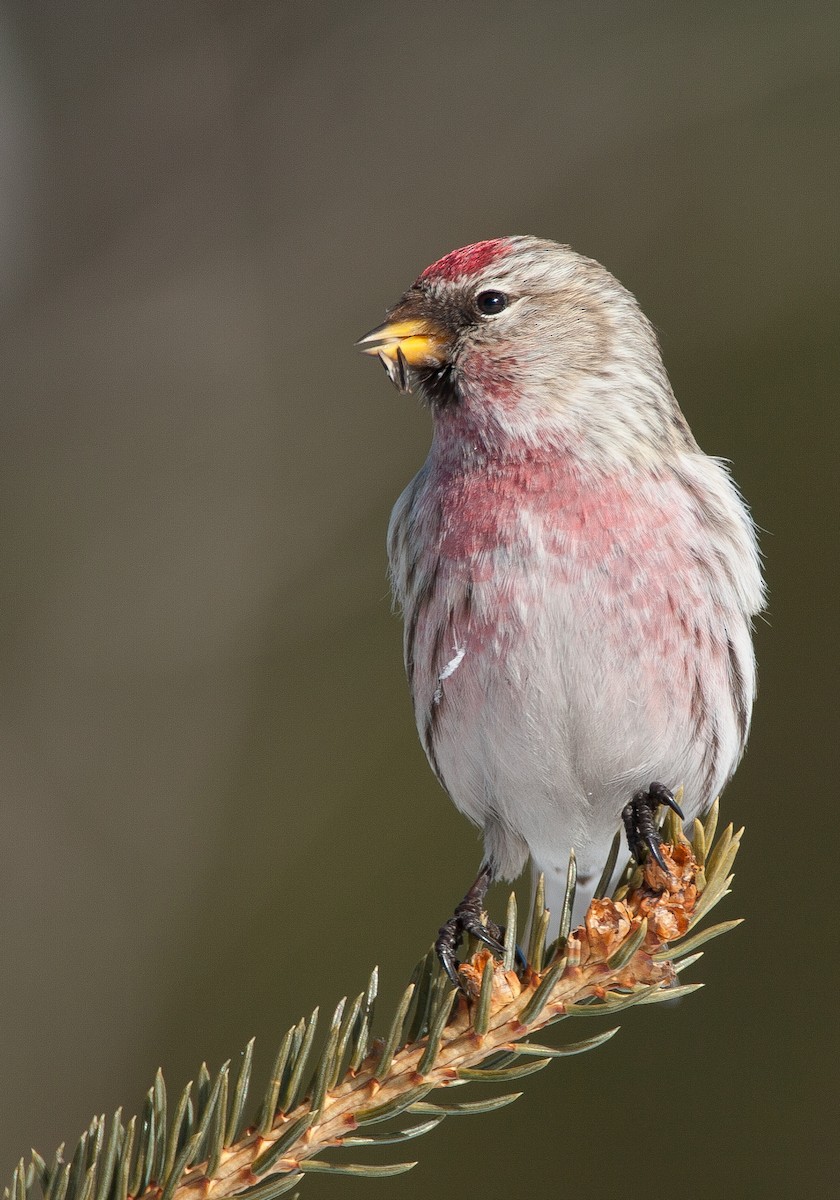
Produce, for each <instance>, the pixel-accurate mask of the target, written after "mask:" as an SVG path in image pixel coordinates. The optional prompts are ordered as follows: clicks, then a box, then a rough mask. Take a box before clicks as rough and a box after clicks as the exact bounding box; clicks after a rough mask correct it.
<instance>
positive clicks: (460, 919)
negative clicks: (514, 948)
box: [435, 863, 505, 988]
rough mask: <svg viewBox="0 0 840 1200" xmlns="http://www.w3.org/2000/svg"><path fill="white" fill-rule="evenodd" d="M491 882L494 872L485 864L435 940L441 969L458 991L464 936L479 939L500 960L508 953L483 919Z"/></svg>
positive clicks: (498, 933) (495, 928)
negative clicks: (460, 950)
mask: <svg viewBox="0 0 840 1200" xmlns="http://www.w3.org/2000/svg"><path fill="white" fill-rule="evenodd" d="M492 882H493V868H492V867H491V866H490V864H489V863H485V864H484V866H483V867H482V868H481V870H480V871H479V873H478V877H477V878H476V881H475V883H474V884H473V885H472V887H471V888H470V890H469V891H468V892H467V894H466V896H464V899H463V900H462V901H461V903H460V904H459V905H458V906H457V908H456V909H455V911H454V913H453V914H452V916H451V917H450V918H449V920H448V921H446V922H445V923H444V924H443V925H441V927H440V929H439V930H438V935H437V938H436V939H435V950H436V952H437V956H438V958H439V959H440V965H441V966H442V967H443V969H444V971H445V972H446V974H447V975H448V976H449V978H450V979H451V980H452V982H453V984H454V985H455V987H457V988H460V987H461V980H460V979H459V977H458V967H459V965H460V964H459V962H458V959H457V957H456V951H457V949H458V947H459V945H460V944H461V941H462V939H463V938H464V937H465V936H469V935H470V934H471V935H472V936H473V937H475V938H478V940H479V941H480V942H483V943H484V945H485V946H487V948H488V949H489V950H492V952H493V953H494V954H496V955H498V956H499V957H501V956H502V955H503V954H504V952H505V948H504V934H503V932H502V930H501V929H500V928H499V926H498V925H496V924H495V923H494V922H493V921H490V920H488V919H487V917H486V916H485V915H484V899H485V897H486V895H487V889H488V888H489V887H490V884H491V883H492Z"/></svg>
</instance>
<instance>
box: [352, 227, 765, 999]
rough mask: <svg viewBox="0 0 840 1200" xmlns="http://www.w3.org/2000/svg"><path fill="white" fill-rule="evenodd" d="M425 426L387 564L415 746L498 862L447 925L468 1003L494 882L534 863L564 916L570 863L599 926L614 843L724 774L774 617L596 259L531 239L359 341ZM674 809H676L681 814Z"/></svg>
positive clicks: (723, 472)
mask: <svg viewBox="0 0 840 1200" xmlns="http://www.w3.org/2000/svg"><path fill="white" fill-rule="evenodd" d="M358 345H359V347H360V348H361V350H362V351H364V352H365V353H367V354H370V355H373V356H375V357H378V358H379V360H380V361H381V362H382V364H383V366H384V367H385V369H386V372H387V374H388V376H389V378H390V379H391V381H392V382H393V383H394V384H395V385H396V386H397V388H398V389H399V390H400V391H402V392H411V393H413V394H415V395H417V396H418V397H419V398H420V400H421V401H422V402H424V403H425V404H426V405H427V406H428V408H429V409H430V410H431V416H432V426H433V432H432V442H431V448H430V451H429V454H428V457H427V459H426V461H425V463H424V464H423V466H422V467H421V468H420V470H419V471H418V473H417V474H416V475H415V477H414V478H413V479H412V481H411V482H410V483H409V484H408V486H407V487H406V488H405V490H404V491H403V493H402V495H401V496H400V497H399V499H398V500H397V502H396V504H395V506H394V509H393V513H392V515H391V519H390V524H389V528H388V538H387V548H388V561H389V567H390V576H391V582H392V589H393V595H394V600H395V604H396V606H397V607H398V608H399V610H401V612H402V615H403V620H404V640H403V646H404V659H405V670H406V674H407V677H408V684H409V688H410V691H411V698H412V702H413V708H414V715H415V719H416V724H417V729H418V732H419V735H420V740H421V742H422V745H423V749H424V750H425V753H426V756H427V758H428V761H429V763H430V765H431V767H432V770H433V771H434V773H435V775H436V776H437V778H438V780H439V781H440V783H441V784H442V786H443V788H444V789H445V791H446V792H447V793H448V795H449V797H450V798H451V800H452V801H453V803H454V804H455V807H456V808H457V809H458V810H460V812H462V813H463V814H465V815H466V816H467V817H468V818H469V819H470V820H471V821H472V822H473V823H474V824H475V825H476V826H478V827H479V829H480V830H481V832H482V835H483V846H484V858H483V861H482V864H481V869H480V871H479V873H478V876H477V878H476V880H475V882H474V883H473V884H472V886H471V887H470V888H469V889H468V890H467V892H466V894H465V896H464V899H463V900H462V901H461V902H460V904H459V905H458V906H457V907H456V908H455V910H454V912H453V914H452V916H451V917H450V918H449V919H448V920H447V921H446V922H445V924H444V925H443V926H441V929H440V932H439V934H438V937H437V940H436V943H435V944H436V948H437V952H438V955H439V957H440V961H441V963H442V965H443V967H444V969H445V970H446V972H447V974H448V975H449V976H450V978H451V979H452V981H453V983H455V984H457V983H458V974H457V970H458V965H459V964H458V959H457V950H458V946H459V944H460V942H461V941H462V939H463V938H464V936H465V935H467V934H473V935H475V936H476V937H478V938H479V939H480V940H482V941H484V942H485V943H487V944H488V945H489V946H491V948H493V949H495V950H496V951H497V952H498V949H499V945H498V943H499V937H500V932H499V929H498V927H497V926H494V925H493V923H492V922H489V921H488V919H487V918H486V916H485V915H484V912H483V909H484V901H485V896H486V893H487V890H488V888H489V886H490V884H491V882H493V881H495V880H497V879H514V878H516V877H517V876H518V875H519V874H520V873H521V872H522V871H523V869H524V868H525V866H526V864H527V863H528V862H529V861H530V863H531V865H532V869H533V872H534V875H535V876H537V875H543V876H544V879H545V895H546V905H547V907H548V908H550V909H551V910H552V913H553V914H554V920H555V921H556V920H557V914H559V911H560V908H561V904H562V897H563V895H564V892H565V888H566V874H567V868H568V862H569V854H570V851H573V852H574V856H575V859H576V864H577V899H576V912H585V910H586V906H587V905H588V903H589V900H590V899H591V897H592V894H593V892H594V890H595V888H596V886H597V883H598V879H599V876H600V874H601V871H602V869H603V866H604V861H605V859H606V857H607V855H608V853H609V850H610V846H611V844H612V842H613V839H614V837H615V834H616V831H617V830H618V829H620V828H621V826H622V823H623V826H624V829H625V830H626V835H627V840H628V843H629V849H630V851H631V853H632V855H633V857H634V858H636V859H637V860H639V861H641V860H642V859H643V858H644V857H645V856H646V855H647V854H651V855H653V857H654V858H656V859H657V860H658V861H659V862H660V864H661V865H663V866H664V862H663V858H662V855H661V852H660V849H659V846H660V841H659V835H658V832H657V822H656V819H655V814H656V812H657V810H658V808H659V806H660V805H662V804H667V805H669V806H670V807H672V808H674V809H676V811H678V812H679V813H680V815H681V816H684V817H685V819H686V820H690V819H691V818H692V817H694V816H698V815H702V814H703V813H704V812H705V811H706V810H707V809H708V808H709V806H710V805H711V803H712V802H713V800H714V799H715V798H716V797H717V796H718V794H719V793H720V792H721V790H722V789H723V788H724V786H725V785H726V783H727V782H728V781H729V779H730V778H731V776H732V774H733V772H734V771H735V768H736V766H737V765H738V763H739V761H740V759H741V756H742V754H743V752H744V747H745V744H746V740H747V734H748V731H749V726H750V720H751V713H752V708H753V700H754V697H755V690H756V667H755V658H754V651H753V644H752V623H753V618H754V617H755V616H756V614H758V613H759V612H760V611H761V609H762V607H763V605H764V601H765V590H764V583H763V578H762V568H761V558H760V553H759V549H758V544H757V537H756V532H755V526H754V523H753V521H752V519H751V516H750V514H749V511H748V509H747V507H746V504H745V502H744V501H743V499H742V498H741V495H740V493H739V491H738V490H737V488H736V486H735V484H734V482H733V480H732V477H731V475H730V472H729V469H728V466H727V464H726V463H725V462H724V461H722V460H721V459H719V458H714V457H711V456H710V455H707V454H705V453H704V452H703V451H702V450H701V449H700V447H699V446H698V444H697V442H696V441H695V439H694V436H693V434H692V432H691V430H690V428H689V425H688V423H687V421H686V419H685V417H684V416H683V413H682V411H681V409H680V407H679V405H678V403H677V401H676V399H675V397H674V393H673V391H672V388H671V385H670V382H669V379H668V375H667V374H666V371H665V367H664V365H663V361H662V355H661V352H660V347H659V343H658V339H657V336H656V333H655V331H654V328H653V326H652V325H651V323H650V322H649V321H648V319H647V318H646V317H645V316H644V315H643V313H642V310H641V308H640V306H639V304H638V302H637V300H636V299H635V297H634V296H633V295H632V294H631V293H630V292H629V291H628V290H627V289H626V288H625V287H623V286H622V284H621V283H619V281H618V280H617V279H616V278H615V277H614V276H613V275H612V274H611V273H610V272H609V271H608V270H607V269H606V268H605V267H603V266H601V265H600V263H598V262H596V261H595V260H594V259H591V258H586V257H584V256H583V255H581V254H578V253H576V252H575V251H573V250H572V249H571V248H570V247H569V246H566V245H562V244H559V243H557V242H554V241H549V240H546V239H541V238H537V237H531V236H509V237H500V238H494V239H492V240H487V241H480V242H477V243H475V244H473V245H470V246H465V247H463V248H461V249H458V250H454V251H452V252H451V253H448V254H446V255H445V256H444V257H442V258H441V259H439V260H438V261H437V262H435V263H434V264H433V265H432V266H429V267H427V268H426V269H425V270H424V271H423V272H422V273H421V274H420V276H419V277H418V278H417V279H416V280H415V282H414V283H413V284H412V285H411V286H410V287H409V288H408V290H407V291H406V292H405V293H404V294H403V295H402V296H401V297H400V299H399V300H398V301H397V303H396V304H395V305H394V306H393V307H392V308H391V309H390V310H389V311H388V312H387V315H386V318H385V321H384V322H383V323H382V324H380V325H378V326H377V327H376V328H375V329H373V330H372V331H371V332H370V333H368V334H366V335H365V336H364V337H363V338H361V339H360V341H359V343H358ZM675 793H677V795H679V802H678V801H677V800H676V799H675Z"/></svg>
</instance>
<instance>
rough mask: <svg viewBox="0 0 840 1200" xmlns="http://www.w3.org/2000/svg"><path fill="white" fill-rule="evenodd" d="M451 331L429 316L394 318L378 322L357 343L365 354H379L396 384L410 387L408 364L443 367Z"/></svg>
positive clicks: (401, 386)
mask: <svg viewBox="0 0 840 1200" xmlns="http://www.w3.org/2000/svg"><path fill="white" fill-rule="evenodd" d="M449 341H450V339H449V336H448V334H447V333H446V332H445V331H444V330H443V329H442V328H441V327H440V326H439V325H437V324H435V323H434V322H433V321H430V320H429V319H428V318H426V317H419V316H416V317H399V316H398V315H396V314H395V315H394V317H393V318H392V319H390V320H388V321H385V323H384V324H383V325H378V326H377V327H376V329H372V330H371V331H370V333H366V334H365V336H364V337H363V338H359V340H358V342H357V343H356V345H357V346H358V347H359V349H360V350H361V351H362V353H363V354H374V355H377V356H378V357H379V359H380V361H381V362H382V365H383V366H384V368H385V370H386V371H387V372H388V375H389V376H390V378H391V380H392V381H393V383H395V384H396V385H397V387H398V388H399V389H400V390H401V391H403V392H406V391H408V390H409V381H408V375H407V368H408V367H432V368H434V367H440V366H442V365H443V364H444V363H445V362H446V357H447V352H448V350H449Z"/></svg>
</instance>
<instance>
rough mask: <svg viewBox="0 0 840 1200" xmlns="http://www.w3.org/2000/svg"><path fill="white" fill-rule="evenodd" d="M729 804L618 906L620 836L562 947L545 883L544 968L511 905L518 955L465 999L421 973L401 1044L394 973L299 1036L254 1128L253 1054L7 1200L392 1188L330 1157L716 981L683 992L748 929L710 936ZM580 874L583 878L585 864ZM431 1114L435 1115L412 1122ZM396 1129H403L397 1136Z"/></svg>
mask: <svg viewBox="0 0 840 1200" xmlns="http://www.w3.org/2000/svg"><path fill="white" fill-rule="evenodd" d="M717 819H718V809H717V803H715V805H714V806H713V807H712V809H711V810H710V812H709V814H708V816H707V817H706V819H705V821H702V822H701V821H699V820H698V821H695V822H694V825H693V828H692V831H691V840H689V839H688V838H687V837H686V836H685V834H684V832H683V829H682V827H681V825H680V823H679V821H678V820H677V818H676V817H675V816H674V814H673V813H670V812H669V813H668V815H667V816H666V818H665V822H664V828H663V834H664V839H665V841H664V844H663V847H662V852H663V855H664V859H665V862H666V864H667V866H668V868H669V872H665V871H663V870H662V869H661V868H660V867H659V866H657V864H656V863H655V862H653V860H652V859H651V860H649V861H648V862H646V863H645V864H644V866H643V867H639V866H637V865H636V864H634V863H632V862H631V863H630V864H628V866H627V868H626V869H625V871H624V872H623V875H622V877H621V879H620V882H619V885H618V887H617V889H616V890H615V891H614V892H613V895H612V897H611V898H607V897H606V896H605V895H604V894H603V893H604V892H605V891H606V888H607V886H608V884H609V879H610V877H611V875H612V871H613V867H614V864H615V859H616V855H617V852H618V845H619V842H618V836H617V837H616V842H615V845H614V847H613V850H612V851H611V858H610V862H609V863H608V864H607V866H606V867H605V869H604V875H603V877H602V881H601V884H600V885H599V888H598V889H597V891H596V897H595V899H593V901H592V902H591V904H590V906H589V909H588V911H587V913H586V916H585V919H584V923H583V924H582V925H581V926H579V927H578V928H577V929H575V930H570V917H571V911H572V904H573V900H574V885H573V883H572V885H571V886H570V887H569V888H568V889H567V892H566V896H565V902H564V905H563V912H562V913H561V914H560V937H559V938H558V940H557V941H556V942H555V943H554V945H552V946H550V947H548V946H546V944H545V935H546V930H547V927H548V914H547V912H546V910H545V903H544V888H543V887H542V886H538V887H537V889H536V897H535V901H534V906H533V911H532V913H531V921H530V937H529V943H528V965H527V966H525V967H523V968H521V969H520V970H518V971H517V970H516V969H515V947H516V908H515V900H513V899H512V900H511V903H510V904H509V906H508V927H507V934H506V943H505V956H504V959H503V960H501V961H499V960H497V959H494V958H493V956H492V955H491V954H490V953H489V951H487V950H486V949H484V948H482V947H479V946H477V945H476V946H474V947H473V948H472V953H471V954H469V955H468V957H467V959H466V960H465V962H464V963H463V964H462V966H461V968H460V978H461V981H462V988H463V990H462V991H460V992H457V993H456V989H454V988H452V986H451V984H450V982H449V980H448V978H447V976H446V975H445V974H443V972H442V971H441V970H440V968H439V965H438V963H437V959H436V956H435V954H434V952H433V951H429V952H428V953H427V954H426V955H425V957H424V958H423V959H422V960H421V962H420V963H418V965H417V967H416V968H415V970H414V973H413V975H412V978H411V980H410V982H409V984H408V986H407V987H406V990H405V992H404V993H403V996H402V998H401V1000H400V1002H399V1004H398V1005H397V1009H396V1012H395V1014H394V1016H393V1018H392V1019H391V1021H390V1024H389V1027H388V1030H387V1032H386V1033H385V1035H384V1037H379V1038H376V1039H373V1038H372V1024H373V1010H374V1004H375V1001H376V993H377V990H378V976H377V972H376V970H374V971H373V973H372V974H371V977H370V980H369V982H368V986H367V988H366V989H365V991H364V992H362V993H360V994H359V995H358V996H357V997H356V998H355V1000H353V1002H352V1003H351V1004H350V1005H349V1006H348V1005H347V1001H346V999H345V1000H341V1001H340V1003H339V1004H338V1005H337V1007H336V1009H335V1011H334V1012H333V1014H332V1016H331V1018H330V1021H329V1025H328V1027H327V1030H326V1035H325V1041H324V1045H323V1048H322V1049H321V1051H320V1053H319V1054H318V1055H317V1056H314V1055H313V1044H314V1041H315V1034H316V1029H317V1027H318V1020H319V1012H318V1009H316V1010H315V1011H314V1012H313V1013H312V1015H311V1017H310V1018H309V1020H301V1021H300V1022H299V1023H298V1024H297V1025H295V1026H293V1027H292V1028H291V1029H290V1030H289V1031H288V1032H287V1034H286V1036H285V1037H284V1038H283V1040H282V1042H281V1044H280V1049H279V1051H278V1053H277V1056H276V1058H275V1061H274V1064H273V1067H272V1071H271V1077H270V1080H269V1083H268V1086H267V1088H266V1090H265V1094H264V1096H263V1098H262V1102H261V1104H260V1106H259V1108H258V1110H257V1113H256V1116H255V1118H254V1120H253V1122H252V1123H251V1124H248V1125H246V1124H245V1111H246V1105H247V1100H248V1092H249V1084H250V1079H251V1067H252V1061H253V1049H254V1043H253V1040H252V1041H251V1042H249V1043H248V1046H247V1048H246V1050H245V1053H244V1055H243V1057H242V1063H241V1065H240V1068H239V1071H238V1073H237V1075H236V1079H235V1080H234V1079H233V1078H232V1076H231V1073H230V1064H229V1062H227V1063H225V1064H224V1065H223V1066H222V1067H221V1069H220V1070H219V1071H218V1073H217V1074H216V1075H215V1077H212V1076H211V1075H210V1073H209V1072H208V1070H207V1068H206V1066H204V1065H202V1068H201V1070H200V1072H199V1074H198V1077H197V1080H196V1082H195V1085H193V1084H192V1083H190V1084H188V1085H187V1087H186V1088H185V1089H184V1090H183V1092H182V1093H181V1094H180V1096H179V1097H178V1100H177V1102H176V1103H175V1105H174V1106H173V1109H172V1114H171V1117H170V1116H169V1109H168V1103H167V1093H166V1087H165V1084H164V1081H163V1076H162V1074H161V1073H160V1072H158V1074H157V1076H156V1078H155V1082H154V1085H153V1086H152V1087H151V1088H150V1089H149V1092H148V1094H147V1097H146V1102H145V1105H144V1108H143V1112H142V1114H141V1116H140V1118H139V1119H138V1118H137V1117H132V1119H131V1120H130V1121H128V1122H127V1123H126V1124H124V1123H123V1119H122V1110H117V1112H116V1113H115V1114H114V1116H113V1118H112V1119H111V1121H110V1122H108V1121H106V1119H105V1117H104V1116H101V1117H96V1118H94V1120H93V1121H92V1122H91V1124H90V1126H89V1128H88V1129H87V1131H86V1132H85V1133H84V1134H83V1135H82V1137H81V1139H80V1141H79V1143H78V1146H77V1147H76V1150H75V1153H74V1154H73V1156H72V1158H71V1159H70V1161H69V1162H68V1161H66V1160H65V1157H64V1147H63V1146H61V1147H59V1149H58V1150H57V1151H56V1153H55V1156H54V1157H53V1159H52V1162H51V1163H50V1164H47V1162H46V1161H45V1160H44V1159H43V1158H42V1157H41V1156H40V1155H39V1154H38V1153H37V1152H36V1151H33V1152H32V1157H31V1161H30V1162H29V1164H28V1165H27V1164H25V1163H24V1160H23V1159H21V1160H20V1163H19V1164H18V1166H17V1168H16V1170H15V1172H14V1176H13V1179H12V1183H11V1186H10V1187H9V1188H6V1189H5V1191H4V1200H36V1196H38V1195H40V1196H42V1197H43V1200H207V1198H208V1197H211V1196H212V1197H213V1200H216V1198H219V1200H221V1198H227V1197H247V1198H248V1200H275V1197H279V1196H282V1195H284V1194H285V1193H287V1192H290V1191H291V1190H292V1189H293V1188H295V1187H297V1186H298V1184H299V1183H300V1181H301V1179H302V1178H303V1176H304V1175H307V1174H314V1173H316V1172H321V1173H328V1174H334V1175H356V1176H367V1177H371V1178H372V1177H377V1176H379V1177H382V1176H388V1175H397V1174H400V1173H402V1172H403V1171H407V1170H410V1168H411V1167H413V1166H414V1165H415V1163H413V1162H397V1163H391V1164H388V1165H373V1164H354V1163H347V1162H345V1161H343V1159H341V1158H339V1159H338V1160H336V1161H331V1160H326V1159H324V1158H322V1157H321V1155H322V1154H323V1153H324V1152H325V1151H329V1150H334V1149H344V1148H347V1147H353V1148H367V1147H370V1146H378V1145H388V1144H396V1143H400V1142H405V1141H409V1140H412V1139H414V1138H417V1137H420V1136H421V1135H422V1134H424V1133H428V1132H429V1131H430V1130H432V1129H434V1128H435V1127H436V1126H437V1125H439V1124H440V1123H441V1121H443V1120H444V1119H445V1118H446V1117H449V1116H461V1115H470V1114H478V1113H484V1112H490V1111H492V1110H494V1109H497V1108H501V1107H503V1106H504V1105H507V1104H510V1103H512V1102H513V1101H514V1100H516V1099H517V1098H518V1096H519V1095H521V1093H519V1092H512V1093H508V1094H504V1095H500V1096H499V1095H497V1096H493V1097H490V1098H483V1099H479V1100H471V1101H465V1102H460V1103H459V1102H457V1101H456V1102H454V1103H453V1102H451V1101H449V1100H447V1102H445V1103H444V1102H442V1101H439V1100H438V1098H437V1097H436V1098H435V1099H434V1100H431V1099H430V1098H429V1097H430V1094H431V1093H433V1092H442V1091H443V1089H451V1088H454V1087H458V1086H460V1085H463V1084H467V1083H473V1082H483V1083H500V1084H507V1083H510V1082H513V1081H518V1080H520V1079H523V1078H525V1077H526V1076H528V1075H531V1074H533V1073H534V1072H536V1071H540V1070H542V1069H543V1068H544V1067H546V1066H548V1065H549V1063H550V1062H551V1061H552V1059H555V1058H561V1057H564V1056H567V1055H570V1054H579V1053H581V1052H583V1051H586V1050H591V1049H594V1048H595V1047H596V1046H599V1045H602V1044H603V1043H604V1042H605V1041H607V1040H608V1039H609V1038H611V1037H612V1036H613V1035H614V1034H615V1033H616V1032H617V1029H616V1028H612V1029H608V1030H606V1031H605V1032H603V1033H599V1034H596V1035H595V1036H593V1037H589V1038H586V1039H584V1040H580V1041H575V1042H572V1043H569V1044H566V1045H561V1046H547V1045H543V1044H542V1043H541V1042H534V1041H532V1040H531V1039H532V1038H533V1036H534V1035H535V1034H537V1033H540V1032H541V1031H542V1030H544V1029H546V1028H547V1027H548V1026H550V1025H554V1024H556V1023H557V1022H559V1021H561V1020H564V1019H566V1018H570V1017H593V1016H595V1017H597V1016H612V1015H613V1014H615V1013H617V1012H619V1011H621V1010H623V1009H625V1008H630V1007H631V1006H633V1005H636V1004H654V1003H657V1002H659V1001H662V1000H670V999H673V998H675V997H676V996H680V995H687V994H688V993H690V992H693V991H695V990H696V989H697V988H699V987H701V986H702V984H697V983H695V984H678V983H677V979H678V976H679V974H680V972H681V971H683V970H685V969H686V968H687V967H688V966H689V965H691V964H692V963H694V962H696V961H697V959H698V958H700V957H701V953H698V949H699V947H700V946H702V945H704V944H705V943H706V942H707V941H709V940H710V939H712V938H714V937H717V936H718V935H719V934H722V933H725V932H727V931H728V930H729V929H732V928H734V927H735V926H736V925H738V924H740V922H739V921H737V920H736V921H727V922H724V923H723V924H719V925H714V926H711V927H709V926H707V927H705V928H704V929H702V930H699V929H697V925H698V922H699V921H700V920H702V919H703V918H704V917H706V916H707V915H708V914H709V912H710V911H711V909H712V908H713V907H714V906H715V905H716V904H717V903H718V901H719V900H721V899H722V898H723V897H724V896H725V895H727V894H728V891H729V886H730V884H731V881H732V874H731V868H732V864H733V862H734V860H735V856H736V854H737V853H738V849H739V846H740V839H741V834H742V832H743V830H739V831H738V832H737V833H736V832H734V831H733V829H732V826H731V825H730V826H728V827H727V828H726V829H725V830H724V831H723V832H722V834H721V836H720V837H719V838H718V839H717V841H716V842H715V831H716V826H717ZM569 878H570V880H572V881H573V879H574V862H573V860H572V863H571V864H570V871H569ZM413 1118H419V1120H418V1121H417V1122H416V1123H413V1124H412V1123H411V1121H412V1119H413ZM379 1126H385V1128H384V1129H383V1130H380V1129H378V1128H377V1127H379Z"/></svg>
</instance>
